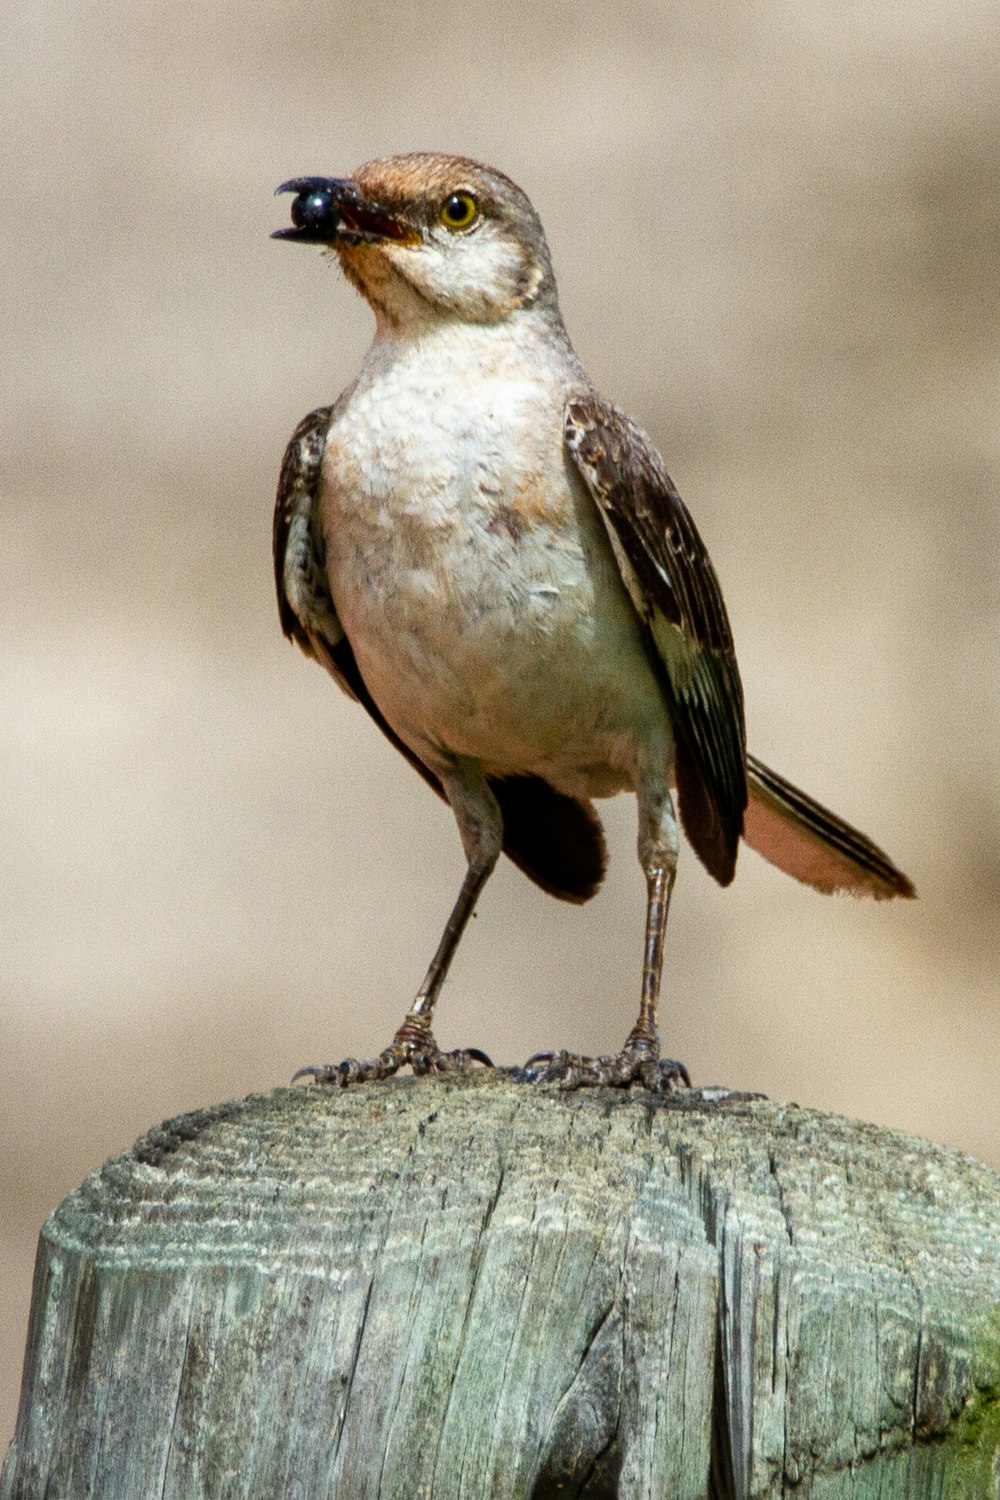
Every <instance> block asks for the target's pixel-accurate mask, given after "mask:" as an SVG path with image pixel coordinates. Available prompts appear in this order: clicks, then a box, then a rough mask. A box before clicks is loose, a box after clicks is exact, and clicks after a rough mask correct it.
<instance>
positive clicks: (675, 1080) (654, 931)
mask: <svg viewBox="0 0 1000 1500" xmlns="http://www.w3.org/2000/svg"><path fill="white" fill-rule="evenodd" d="M638 796H639V859H640V862H641V864H642V868H643V870H644V872H645V876H646V944H645V948H644V951H643V963H642V998H641V1000H640V1003H639V1015H638V1018H637V1020H636V1023H635V1025H634V1026H633V1027H632V1030H631V1031H630V1032H629V1034H628V1036H627V1037H626V1039H625V1045H624V1046H623V1048H622V1050H621V1051H620V1052H619V1053H618V1054H617V1056H615V1057H580V1056H578V1055H577V1054H575V1053H571V1052H552V1053H539V1054H538V1055H536V1056H535V1057H532V1058H529V1060H528V1062H527V1063H526V1064H525V1066H524V1068H523V1069H522V1070H521V1073H520V1076H521V1077H522V1078H523V1079H524V1080H525V1081H526V1082H530V1083H559V1084H561V1085H562V1087H563V1088H568V1089H576V1088H593V1087H597V1086H600V1085H604V1086H605V1087H612V1088H626V1087H628V1085H629V1084H631V1083H639V1084H642V1085H643V1086H644V1087H645V1088H648V1089H651V1090H653V1092H654V1093H658V1094H669V1093H673V1092H674V1090H675V1089H677V1088H679V1087H680V1086H681V1085H686V1086H687V1087H690V1085H691V1080H690V1078H689V1077H688V1071H687V1068H685V1066H684V1064H683V1063H679V1062H675V1061H674V1060H673V1059H672V1058H666V1057H664V1058H661V1057H660V1032H659V1006H660V976H661V973H662V970H663V944H664V939H665V937H666V932H667V914H668V912H669V909H670V893H671V891H672V890H673V885H674V876H675V874H676V872H677V849H678V842H679V840H678V832H677V818H676V816H675V813H674V804H673V799H672V797H671V795H670V788H669V785H668V784H667V781H666V778H665V776H663V775H662V774H659V775H653V776H647V777H646V778H644V779H643V780H642V781H641V782H640V786H639V793H638Z"/></svg>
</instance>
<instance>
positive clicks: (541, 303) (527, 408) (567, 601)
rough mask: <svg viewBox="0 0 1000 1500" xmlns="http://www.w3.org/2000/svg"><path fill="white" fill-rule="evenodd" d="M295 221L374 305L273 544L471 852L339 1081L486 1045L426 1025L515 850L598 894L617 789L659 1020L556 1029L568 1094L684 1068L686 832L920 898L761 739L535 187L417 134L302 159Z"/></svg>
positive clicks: (295, 613)
mask: <svg viewBox="0 0 1000 1500" xmlns="http://www.w3.org/2000/svg"><path fill="white" fill-rule="evenodd" d="M276 193H278V194H292V195H294V197H293V201H292V203H291V221H292V222H291V225H290V226H286V227H284V228H281V229H278V230H276V231H275V232H274V236H273V237H274V238H276V239H280V240H287V241H290V242H292V243H294V244H308V245H319V246H321V247H323V251H324V253H325V254H327V255H332V257H334V258H335V260H336V261H337V262H338V263H339V266H340V269H341V270H342V272H343V274H344V276H345V277H346V279H347V281H348V282H350V283H351V284H352V285H353V287H354V288H355V289H356V290H357V291H358V292H360V294H361V295H362V297H363V298H364V299H365V300H366V301H367V303H368V304H369V306H370V308H371V310H372V312H373V313H374V318H375V333H374V338H373V341H372V343H371V346H370V347H369V349H368V351H367V353H366V354H365V356H364V359H363V361H362V364H361V369H360V371H359V373H358V375H357V376H356V378H355V379H354V380H353V381H352V382H351V384H350V385H349V386H348V387H347V389H346V390H345V391H344V392H343V393H342V394H341V395H340V396H339V397H338V398H337V400H336V401H334V402H333V403H332V405H327V406H321V407H319V408H318V409H317V410H315V411H313V412H311V413H310V414H309V415H308V416H307V417H305V418H304V420H303V421H302V422H301V423H300V424H299V426H298V427H297V428H296V429H295V432H294V433H293V435H292V438H291V440H290V442H289V443H288V446H287V449H286V451H285V456H284V461H283V463H282V467H281V473H280V480H279V485H278V493H277V500H276V505H275V514H274V532H273V543H274V567H275V582H276V586H277V594H278V607H279V614H280V620H281V625H282V628H283V630H284V633H285V635H286V636H287V637H288V638H289V639H290V640H292V641H294V642H295V643H297V644H298V646H300V647H301V648H302V650H303V652H304V653H305V654H306V656H308V657H311V658H313V659H314V660H315V661H317V662H319V663H320V664H321V665H322V666H323V667H325V668H326V670H327V671H328V672H329V673H330V675H331V676H332V677H333V679H334V680H335V681H336V683H337V684H338V685H339V686H340V687H341V688H342V689H343V690H344V692H345V693H346V694H347V695H348V697H350V698H353V699H355V700H356V701H357V702H358V703H359V704H360V705H361V706H362V707H363V708H364V709H365V710H366V711H367V712H368V714H369V715H370V717H371V718H372V719H373V720H374V722H375V724H376V725H377V726H378V728H379V729H380V730H381V731H382V733H383V734H384V735H385V736H386V737H387V738H388V740H389V741H390V742H391V744H393V745H394V746H395V747H396V749H397V750H399V751H400V752H401V753H402V755H403V756H404V757H405V758H406V759H407V760H408V761H409V763H410V765H411V766H413V768H414V769H415V770H416V771H417V772H418V774H419V775H420V776H421V777H422V778H423V780H424V781H425V782H426V783H427V784H428V786H430V787H431V788H432V789H433V790H434V791H435V792H436V793H437V794H438V795H439V796H440V797H442V798H443V799H444V800H445V801H446V802H447V803H448V804H449V805H450V807H451V810H452V812H453V814H454V817H455V821H456V823H457V826H458V833H459V837H460V839H461V843H462V846H463V849H464V853H465V859H466V873H465V877H464V880H463V883H462V887H461V890H460V892H459V895H458V898H457V900H456V902H455V905H454V907H453V909H452V911H451V914H450V915H449V917H448V920H447V923H446V925H445V928H444V932H443V934H442V937H441V940H440V943H439V944H438V947H437V949H436V951H435V953H434V955H433V958H432V959H431V963H430V966H429V968H428V970H427V973H426V976H425V978H424V981H423V983H422V984H421V986H420V988H419V990H418V991H417V994H416V996H415V998H414V1000H413V1001H412V1003H411V1005H410V1007H409V1009H408V1011H407V1013H406V1016H405V1018H404V1020H403V1022H402V1024H401V1025H400V1026H399V1028H398V1029H397V1031H396V1033H395V1035H394V1036H393V1038H392V1041H391V1043H390V1044H389V1045H388V1046H387V1047H385V1048H383V1049H382V1050H381V1051H380V1052H379V1053H378V1054H377V1055H375V1056H374V1057H372V1058H371V1059H369V1060H367V1061H360V1060H358V1059H356V1058H345V1059H344V1060H343V1061H341V1062H339V1063H336V1064H324V1065H322V1066H319V1065H317V1066H311V1067H308V1068H304V1069H302V1070H300V1074H297V1075H296V1077H298V1076H300V1075H306V1076H309V1077H310V1078H312V1079H314V1080H315V1081H317V1082H320V1083H339V1084H353V1083H358V1082H364V1081H375V1080H379V1079H384V1078H388V1077H390V1076H391V1075H393V1074H394V1073H396V1072H397V1071H398V1070H399V1069H400V1068H402V1067H403V1066H404V1065H408V1066H410V1068H411V1069H412V1070H413V1072H415V1073H416V1074H418V1075H427V1074H435V1073H445V1072H449V1071H453V1070H464V1069H469V1068H473V1067H475V1066H477V1065H480V1064H489V1063H490V1059H489V1058H488V1057H487V1056H486V1054H485V1053H483V1052H482V1051H479V1050H478V1049H475V1048H466V1049H459V1050H456V1051H454V1052H444V1051H442V1050H441V1049H440V1048H439V1046H438V1044H437V1041H436V1039H435V1037H434V1033H433V1029H432V1020H433V1012H434V1007H435V1003H436V1001H437V999H438V996H439V994H440V991H441V988H442V985H443V983H444V980H445V976H446V975H447V973H448V968H449V965H450V963H451V961H452V958H453V957H454V954H455V950H456V948H457V946H458V943H459V941H460V939H461V936H462V933H463V931H464V929H465V927H466V925H467V923H468V921H469V918H470V916H471V915H472V913H473V910H474V908H475V906H476V903H477V901H478V899H479V897H480V895H481V893H482V891H483V887H484V885H485V884H486V881H487V879H488V878H489V876H490V874H491V872H492V871H493V869H494V867H495V866H496V864H497V861H498V859H499V858H500V855H501V853H504V854H506V855H507V857H508V858H509V859H511V860H512V861H513V862H514V864H515V865H517V866H518V867H519V868H520V869H521V870H522V871H523V872H524V873H525V874H526V875H527V876H528V877H529V878H530V879H531V880H532V881H534V883H535V884H536V885H538V886H540V887H541V889H542V890H543V891H547V892H548V893H549V894H550V895H552V896H555V897H558V898H559V899H561V900H563V901H569V902H576V903H580V902H585V901H587V900H589V899H590V898H591V897H592V896H593V895H594V894H595V892H596V891H597V890H598V888H599V886H600V884H601V882H602V879H603V877H604V873H605V869H606V866H607V848H606V844H605V840H604V835H603V830H602V826H601V822H600V819H599V817H598V814H597V811H596V809H595V806H594V802H595V799H600V798H605V797H610V796H613V795H616V794H618V793H621V792H631V793H633V794H634V795H635V797H636V801H637V814H638V854H639V861H640V864H641V867H642V871H643V873H644V876H645V880H646V888H647V902H646V928H645V944H644V950H643V958H642V977H641V986H640V1004H639V1012H638V1017H637V1019H636V1022H635V1024H634V1026H633V1027H632V1029H631V1031H630V1032H629V1033H628V1035H627V1037H626V1040H625V1042H624V1044H623V1046H622V1048H621V1050H620V1052H618V1053H617V1054H613V1055H608V1056H598V1057H591V1056H587V1055H583V1054H580V1053H576V1052H572V1051H569V1050H566V1049H561V1050H557V1051H553V1052H545V1053H537V1054H535V1055H534V1056H533V1057H532V1058H529V1059H528V1061H527V1062H526V1063H525V1064H524V1065H523V1066H522V1067H521V1068H519V1069H518V1070H516V1076H517V1077H518V1078H520V1079H521V1080H522V1081H525V1082H529V1083H542V1084H544V1083H550V1084H558V1085H560V1086H561V1087H564V1088H568V1089H573V1088H581V1087H596V1086H611V1087H617V1088H625V1087H628V1086H630V1085H633V1084H635V1085H638V1086H640V1087H644V1088H646V1089H649V1090H652V1091H653V1092H655V1093H659V1094H670V1093H673V1092H675V1091H677V1090H680V1089H684V1088H687V1087H689V1086H690V1076H689V1074H688V1071H687V1069H686V1067H685V1066H684V1065H683V1063H680V1062H678V1061H676V1060H675V1059H672V1058H669V1057H666V1056H663V1055H662V1054H661V1047H660V1017H659V1002H660V985H661V973H662V969H663V955H664V942H665V936H666V928H667V915H668V910H669V906H670V899H671V893H672V890H673V886H674V880H675V875H676V870H677V862H678V851H679V844H680V830H681V829H682V828H683V831H684V833H685V834H686V837H687V840H688V842H689V843H690V844H691V846H692V847H693V849H694V852H695V854H696V855H697V856H698V858H699V859H700V861H701V862H702V864H703V865H704V866H705V868H706V869H707V870H708V871H709V873H710V874H711V875H712V876H713V877H714V878H715V880H717V881H718V882H719V884H720V885H722V886H726V885H728V884H729V883H730V882H731V881H732V879H733V876H734V874H735V870H736V862H737V853H738V849H739V845H740V843H741V841H742V842H744V843H746V844H748V845H750V847H751V848H753V849H755V850H757V851H758V852H759V853H760V854H762V855H763V856H764V858H765V859H767V860H769V861H771V862H772V863H773V864H775V865H776V866H778V867H779V868H780V869H782V870H784V871H786V872H787V873H788V874H790V875H792V876H794V877H795V878H797V879H798V880H800V881H803V882H805V883H806V884H807V885H810V886H812V887H814V888H815V889H817V890H819V891H823V892H835V891H847V892H850V893H852V894H853V895H858V896H870V897H874V898H875V899H883V898H888V897H896V896H901V897H911V896H913V895H914V894H915V892H914V888H913V885H912V883H911V882H910V880H909V879H908V878H907V876H906V875H904V874H903V873H902V871H901V870H899V869H898V868H897V867H896V866H895V865H894V864H893V862H892V860H891V859H889V857H888V856H887V855H886V854H885V853H884V852H883V851H882V850H881V849H880V848H878V846H877V845H875V844H874V843H873V842H872V841H871V840H870V839H869V838H867V837H866V836H865V835H864V834H862V833H860V832H858V831H857V830H856V829H854V828H852V827H851V826H850V825H849V824H847V823H846V822H844V821H843V820H842V819H841V818H839V817H837V816H836V815H835V814H834V813H831V812H829V811H828V810H827V809H826V808H824V807H822V806H820V804H819V803H818V802H816V801H814V800H813V798H811V797H809V796H807V795H806V794H805V793H804V792H801V791H799V790H798V789H797V788H796V787H795V786H793V785H792V784H791V783H790V782H789V781H786V780H785V779H784V777H782V776H780V775H778V774H777V773H776V772H774V771H772V770H770V769H769V768H768V767H767V766H765V765H764V764H763V763H762V762H761V761H760V760H758V759H756V758H755V757H754V756H752V755H750V754H749V753H748V752H747V748H746V729H745V718H744V698H743V688H742V684H741V679H740V673H739V669H738V666H737V660H736V653H735V648H734V644H733V635H732V630H731V628H730V623H729V619H728V616H727V612H726V607H725V604H724V602H723V596H722V591H721V588H720V585H719V582H718V579H717V577H716V573H715V570H714V568H713V566H712V563H711V561H710V559H709V555H708V552H707V550H706V548H705V545H704V543H703V541H702V539H701V536H700V534H699V532H698V530H697V529H696V527H695V524H694V521H693V520H692V518H691V516H690V513H689V512H688V510H687V508H686V506H685V504H684V502H683V501H682V499H681V497H680V495H679V494H678V491H677V489H676V488H675V486H674V484H673V481H672V480H671V478H670V475H669V474H668V472H667V469H666V466H665V464H664V461H663V459H662V457H661V455H660V453H659V452H658V450H657V449H656V447H655V446H654V444H653V442H652V440H651V439H650V438H649V437H648V436H647V435H646V433H645V432H644V431H643V430H642V429H641V428H640V427H639V426H638V425H637V424H636V423H635V422H633V421H632V420H631V419H630V418H629V417H628V416H626V415H625V414H624V412H622V411H620V410H619V409H618V408H617V407H616V406H614V405H613V404H611V403H610V402H609V401H607V400H605V399H604V398H603V397H602V396H601V395H600V394H599V393H598V391H597V390H596V388H595V386H594V383H593V381H592V380H591V379H590V377H589V375H588V374H587V372H586V370H585V369H584V367H583V365H582V364H581V362H580V360H579V359H578V357H577V355H576V353H575V351H574V349H573V346H572V344H571V342H570V338H569V335H568V333H567V331H566V328H565V325H564V322H563V318H562V314H561V312H560V308H559V301H558V296H557V291H556V282H555V276H554V273H553V268H552V259H551V255H550V252H549V248H548V244H547V242H546V238H545V233H544V231H543V228H542V224H541V222H540V219H539V216H538V214H537V213H536V211H535V209H534V207H533V206H532V204H531V202H530V200H529V198H528V197H527V195H526V194H525V193H524V192H523V191H522V190H521V189H520V188H519V187H517V186H516V184H515V183H514V182H512V181H511V179H510V178H509V177H507V176H505V175H504V174H503V173H502V172H499V171H497V170H496V169H494V168H492V167H489V166H486V165H483V164H482V163H479V162H476V161H473V160H471V159H470V158H467V157H463V156H452V155H446V154H441V153H429V152H412V153H408V154H405V155H400V156H391V157H386V158H381V159H377V160H373V161H369V162H367V163H366V164H365V165H363V166H361V167H360V168H358V169H357V171H355V172H354V173H353V174H352V175H351V176H349V177H342V178H337V177H299V178H293V179H290V180H289V181H287V182H284V183H282V184H281V185H280V186H279V187H278V188H277V189H276Z"/></svg>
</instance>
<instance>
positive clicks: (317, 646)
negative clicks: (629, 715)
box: [273, 406, 607, 901]
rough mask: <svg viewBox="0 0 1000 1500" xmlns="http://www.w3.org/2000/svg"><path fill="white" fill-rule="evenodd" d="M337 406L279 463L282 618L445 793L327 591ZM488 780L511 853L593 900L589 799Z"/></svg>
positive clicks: (521, 779) (595, 851) (593, 821)
mask: <svg viewBox="0 0 1000 1500" xmlns="http://www.w3.org/2000/svg"><path fill="white" fill-rule="evenodd" d="M332 412H333V407H330V406H321V407H319V408H318V409H317V410H316V411H313V412H310V413H309V415H308V416H307V417H305V418H303V420H302V421H301V422H300V423H299V425H298V427H296V429H295V431H294V433H293V434H292V437H291V440H290V441H289V444H288V447H287V448H286V449H285V457H284V459H283V461H282V465H281V475H280V478H279V480H278V494H277V499H276V501H275V506H274V532H273V544H274V581H275V585H276V587H277V591H278V614H279V616H280V619H281V628H282V630H283V631H284V632H285V635H286V636H287V637H288V638H289V640H293V641H295V642H296V643H297V644H298V645H299V646H301V648H302V650H303V651H304V652H305V653H306V655H307V656H311V657H313V659H314V660H315V661H318V662H320V663H321V665H323V666H324V667H326V669H327V671H328V672H329V673H330V675H331V676H332V677H333V678H334V679H335V680H336V682H337V683H338V684H339V685H340V687H342V688H343V690H344V692H345V693H347V694H348V695H349V696H350V697H351V698H354V699H356V700H357V702H358V703H360V704H361V706H362V707H363V708H365V709H367V711H368V713H369V714H370V715H371V717H372V718H373V719H374V720H375V723H376V724H377V725H378V727H379V729H381V731H382V733H383V734H384V735H385V737H386V739H388V740H389V742H390V743H391V744H392V745H394V746H395V747H396V749H397V750H398V751H399V753H400V754H401V755H403V756H405V757H406V759H407V760H408V761H409V763H410V765H411V766H412V767H413V769H414V770H415V771H417V772H418V773H419V774H420V776H422V777H423V779H424V781H426V783H427V785H428V786H429V787H431V788H432V790H433V791H435V792H437V794H438V796H439V797H442V798H443V797H444V792H443V791H442V789H441V783H440V782H439V781H438V778H437V777H436V776H435V775H434V772H433V771H432V770H431V769H430V768H429V767H428V766H426V765H424V763H423V761H422V760H421V759H420V757H419V755H417V754H416V753H415V752H414V751H413V750H411V749H410V747H409V745H407V744H406V743H405V741H403V740H401V739H400V737H399V735H398V734H397V733H396V731H395V730H394V729H393V728H392V726H391V725H390V724H389V723H388V721H387V720H386V719H385V717H384V716H383V714H382V711H381V709H380V708H379V706H378V704H377V703H376V702H375V700H374V698H373V697H372V696H371V693H370V692H369V691H368V688H367V686H366V684H365V680H364V678H363V677H362V675H361V671H360V669H359V667H358V663H357V660H356V658H355V655H354V651H353V648H352V646H351V643H350V641H349V640H348V639H347V636H346V634H345V633H344V628H343V626H342V625H341V623H340V620H339V619H338V618H337V611H336V608H335V606H334V603H333V598H332V596H331V594H330V585H329V582H328V580H327V574H326V555H325V548H324V544H323V537H322V535H321V533H320V529H319V526H318V524H317V520H316V500H317V497H318V493H319V484H320V473H321V470H322V464H323V453H324V450H325V447H326V438H327V433H328V432H329V430H330V421H331V416H332ZM490 786H491V788H492V790H493V794H494V796H495V797H496V799H497V801H498V803H499V804H500V811H501V814H502V816H503V825H504V851H505V853H506V854H507V855H508V857H509V858H510V859H512V860H513V861H514V863H515V864H516V865H517V866H518V867H519V868H520V869H522V870H523V871H524V873H525V874H526V875H527V876H528V877H529V878H530V879H531V880H533V881H534V882H535V884H536V885H540V886H541V887H542V889H543V890H545V891H548V892H549V894H550V895H553V896H558V897H559V898H560V900H563V901H587V900H589V899H590V897H591V896H593V895H595V894H596V892H597V891H598V889H599V888H600V885H601V881H602V880H603V879H604V871H605V869H606V868H607V848H606V846H605V842H604V833H603V830H602V828H601V823H600V819H599V818H598V816H597V814H596V812H595V811H594V809H593V807H592V806H591V804H590V803H589V802H579V801H577V800H576V798H574V797H567V796H564V795H563V793H561V792H557V791H556V790H555V789H554V788H553V787H551V786H549V784H548V783H547V782H545V781H543V780H542V779H541V778H540V777H538V776H509V777H503V778H499V777H498V778H491V779H490Z"/></svg>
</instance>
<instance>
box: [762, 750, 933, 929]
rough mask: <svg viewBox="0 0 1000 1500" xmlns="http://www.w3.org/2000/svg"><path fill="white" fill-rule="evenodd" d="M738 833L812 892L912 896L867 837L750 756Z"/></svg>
mask: <svg viewBox="0 0 1000 1500" xmlns="http://www.w3.org/2000/svg"><path fill="white" fill-rule="evenodd" d="M747 779H748V781H749V787H750V802H749V805H748V807H747V810H746V815H745V817H744V823H743V837H744V839H745V840H746V842H747V843H748V844H749V845H750V847H751V849H756V851H757V853H758V854H762V855H763V856H764V858H765V859H767V860H770V862H771V864H773V865H777V866H778V868H779V870H784V871H785V872H786V873H787V874H789V875H794V876H795V878H796V880H801V881H803V882H804V883H805V884H806V885H811V886H813V888H814V889H815V890H817V891H826V892H828V893H829V892H834V891H849V892H850V894H851V895H852V896H872V897H874V899H875V900H876V901H885V900H888V899H889V897H891V896H915V895H916V894H917V893H916V891H915V890H914V888H913V885H912V884H911V882H910V881H909V880H908V879H907V877H906V876H905V875H904V874H903V872H902V870H898V869H897V868H896V866H895V865H894V864H893V862H892V860H891V859H890V858H889V856H888V855H887V854H884V853H883V852H882V850H881V849H880V848H879V847H878V845H877V844H873V843H872V841H871V839H868V838H866V837H865V835H864V834H863V833H859V832H858V830H857V829H856V828H852V827H851V826H850V824H849V823H845V822H843V820H842V819H840V818H838V817H837V815H836V814H835V813H832V812H828V811H827V809H826V808H825V807H821V806H820V805H819V803H818V802H814V801H813V800H812V798H811V797H807V796H806V794H805V792H800V791H799V790H798V788H797V787H794V786H792V784H791V782H788V781H785V779H784V777H782V776H779V775H778V774H777V772H776V771H772V770H770V769H769V768H768V767H767V766H765V765H763V764H762V763H761V762H760V761H759V760H756V759H755V758H754V757H753V756H752V755H748V756H747Z"/></svg>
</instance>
